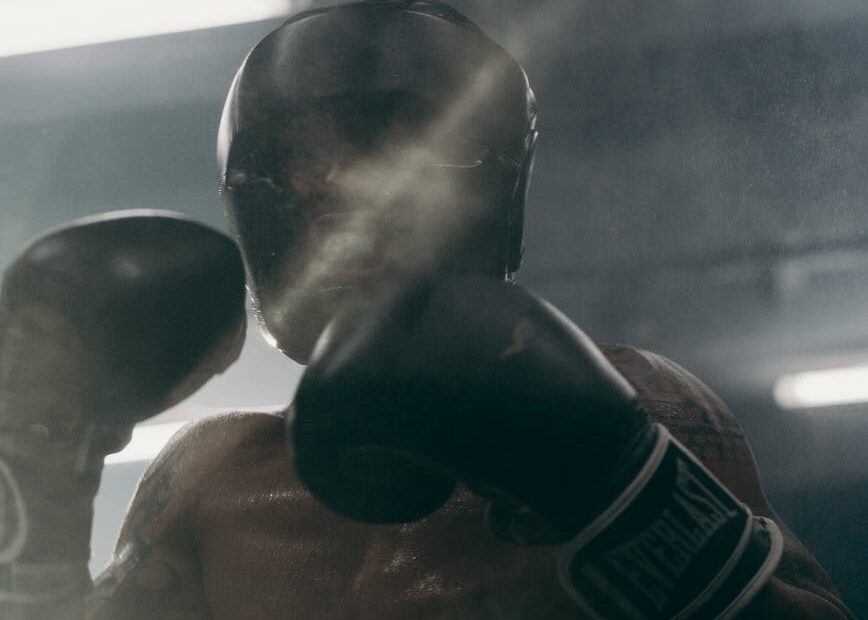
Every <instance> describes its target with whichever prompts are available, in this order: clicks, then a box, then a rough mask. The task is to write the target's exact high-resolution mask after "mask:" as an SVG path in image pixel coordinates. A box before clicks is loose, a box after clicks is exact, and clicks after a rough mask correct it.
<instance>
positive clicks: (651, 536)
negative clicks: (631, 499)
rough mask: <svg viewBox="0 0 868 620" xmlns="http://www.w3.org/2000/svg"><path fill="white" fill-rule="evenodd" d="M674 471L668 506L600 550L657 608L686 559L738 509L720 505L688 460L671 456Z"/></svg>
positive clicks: (662, 604) (605, 560) (610, 565)
mask: <svg viewBox="0 0 868 620" xmlns="http://www.w3.org/2000/svg"><path fill="white" fill-rule="evenodd" d="M694 467H695V466H694ZM676 472H677V473H676V479H675V485H674V488H673V490H672V497H671V499H670V501H669V502H667V505H668V506H669V507H668V508H667V509H666V510H664V511H663V512H662V513H661V514H660V516H659V517H658V518H657V519H656V520H655V521H652V522H651V524H650V525H649V526H648V527H647V528H646V529H645V530H644V531H643V532H642V533H641V534H639V535H638V536H637V537H635V538H633V539H631V540H630V542H628V543H627V544H625V545H622V546H620V547H617V548H615V549H613V550H612V551H609V552H608V553H606V554H605V556H604V564H605V565H608V566H609V567H610V568H612V569H613V570H614V571H615V572H616V573H617V574H619V575H620V576H621V577H622V578H623V579H624V580H625V581H627V582H629V583H630V584H632V585H633V586H634V587H635V588H636V589H637V590H639V591H640V592H642V593H643V594H644V595H645V596H646V597H647V598H648V599H649V600H650V601H651V602H652V604H653V605H654V606H655V607H656V608H657V610H658V611H660V610H661V609H662V608H663V606H664V605H665V604H666V601H667V599H668V598H669V595H670V593H671V592H672V589H673V587H674V586H675V583H676V582H677V580H678V579H679V578H680V577H681V576H682V575H683V574H684V572H685V571H686V570H687V567H688V566H689V565H690V562H691V560H692V559H693V558H694V557H695V556H696V555H697V553H698V552H699V551H700V550H701V549H702V548H703V546H705V545H706V544H707V543H708V541H709V540H710V539H711V538H712V537H713V536H714V535H715V533H716V532H717V531H718V530H719V529H720V528H721V526H723V524H724V523H726V522H727V521H728V520H730V519H732V518H733V517H736V516H738V515H739V514H740V512H739V511H738V510H736V509H734V508H732V507H730V506H726V505H724V504H723V503H722V502H721V501H720V499H718V497H716V496H715V495H714V493H713V492H712V490H711V489H710V488H709V486H708V484H707V483H706V482H705V481H704V480H702V479H700V478H699V477H697V476H696V475H695V473H694V471H693V468H692V467H691V465H690V464H689V463H688V462H686V461H684V460H682V459H680V458H679V459H676Z"/></svg>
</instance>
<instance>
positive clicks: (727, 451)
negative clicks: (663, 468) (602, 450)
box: [601, 345, 755, 468]
mask: <svg viewBox="0 0 868 620" xmlns="http://www.w3.org/2000/svg"><path fill="white" fill-rule="evenodd" d="M601 348H602V350H603V352H604V353H605V355H606V357H607V358H608V359H609V361H610V362H611V363H612V365H614V366H615V368H617V369H618V371H619V372H620V373H621V374H622V375H624V377H625V378H626V379H627V380H628V381H629V382H630V383H631V384H632V385H633V387H634V388H635V389H636V391H637V393H638V395H639V400H640V401H641V403H642V406H643V408H644V409H645V410H646V411H647V412H648V414H649V415H650V416H651V418H652V419H653V420H654V421H655V422H660V423H661V424H663V425H665V426H666V427H667V428H669V430H670V431H672V434H673V435H675V437H676V438H677V439H678V440H679V441H680V442H681V443H683V444H684V445H685V446H687V448H688V449H690V450H691V451H692V452H693V453H694V454H695V455H696V456H698V457H699V459H700V460H701V461H703V462H704V463H705V464H706V465H709V466H711V467H712V468H714V465H715V464H718V463H728V464H739V465H745V466H750V467H755V465H754V460H753V455H752V454H751V451H750V448H749V447H748V444H747V440H746V439H745V437H744V433H743V432H742V430H741V427H740V426H739V424H738V422H737V421H736V419H735V416H734V415H733V414H732V412H730V410H729V409H728V408H727V406H726V405H725V404H723V402H722V401H721V400H720V399H719V398H718V397H717V396H716V395H715V394H714V392H712V391H711V390H710V389H709V388H708V387H706V386H705V384H703V383H702V382H701V381H700V380H699V379H697V378H696V377H695V376H693V375H692V374H690V373H689V372H687V371H686V370H684V369H683V368H681V367H680V366H678V365H677V364H675V363H674V362H671V361H669V360H667V359H665V358H663V357H661V356H659V355H655V354H653V353H648V352H646V351H640V350H638V349H634V348H632V347H625V346H616V345H608V346H603V347H601Z"/></svg>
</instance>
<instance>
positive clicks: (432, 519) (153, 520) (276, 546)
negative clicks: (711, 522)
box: [97, 346, 834, 620]
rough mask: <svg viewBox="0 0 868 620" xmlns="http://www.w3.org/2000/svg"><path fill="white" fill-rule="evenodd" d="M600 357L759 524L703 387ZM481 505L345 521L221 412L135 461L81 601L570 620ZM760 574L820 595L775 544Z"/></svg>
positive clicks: (800, 550)
mask: <svg viewBox="0 0 868 620" xmlns="http://www.w3.org/2000/svg"><path fill="white" fill-rule="evenodd" d="M602 349H603V351H604V353H605V354H606V356H607V357H608V358H609V360H610V361H611V362H612V363H613V365H614V366H615V367H616V368H617V369H618V370H619V371H620V372H621V373H622V374H623V375H624V376H625V377H626V378H627V379H628V380H629V381H630V382H631V383H632V384H633V386H634V387H635V388H636V390H637V392H638V394H639V397H640V399H641V401H642V403H643V405H644V407H645V409H646V410H647V411H648V413H649V414H650V415H651V416H652V418H654V419H655V420H656V421H658V422H661V423H663V424H665V425H666V426H667V427H668V428H669V429H670V430H671V431H672V433H673V434H674V435H675V436H676V437H677V438H678V439H679V440H681V441H682V443H684V444H685V445H686V446H687V447H688V448H690V449H691V450H692V451H693V452H694V453H695V454H696V455H697V456H698V457H699V458H700V459H701V460H702V461H703V462H704V463H705V465H706V466H707V467H708V468H709V469H710V470H711V471H712V472H713V473H715V474H716V475H717V476H718V478H720V480H721V481H722V482H723V483H724V484H726V485H727V486H728V487H729V489H730V490H731V491H733V492H734V493H735V495H736V496H738V497H739V498H740V499H742V501H744V502H745V503H747V504H748V505H749V506H750V507H751V508H752V510H753V511H754V512H755V513H756V514H760V515H771V508H770V507H769V505H768V502H767V501H766V499H765V496H764V495H763V492H762V489H761V486H760V482H759V478H758V475H757V471H756V466H755V464H754V461H753V457H752V455H751V453H750V449H749V447H748V445H747V442H746V441H745V439H744V436H743V435H742V432H741V429H740V427H739V426H738V423H737V422H736V420H735V418H734V416H733V415H732V414H731V413H730V412H729V411H728V410H727V409H726V407H725V406H724V405H723V404H722V403H721V402H720V401H719V399H717V397H716V396H715V395H714V394H713V393H712V392H711V391H710V390H708V388H706V387H705V386H704V385H703V384H702V383H701V382H699V381H698V380H697V379H696V378H695V377H693V376H692V375H690V374H689V373H687V372H686V371H684V370H683V369H681V368H680V367H678V366H677V365H675V364H673V363H672V362H669V361H668V360H665V359H664V358H662V357H659V356H656V355H654V354H649V353H646V352H642V351H638V350H636V349H633V348H630V347H620V346H606V347H602ZM483 509H484V504H483V501H482V500H481V499H479V498H477V497H476V496H474V495H473V494H472V493H470V492H469V491H467V490H466V489H461V490H459V492H458V493H456V494H455V496H454V497H453V498H452V499H451V500H450V502H449V503H448V504H447V505H446V506H444V507H443V508H442V509H441V510H439V511H437V512H436V513H434V514H433V515H431V516H429V517H428V518H426V519H424V520H422V521H419V522H416V523H412V524H406V525H399V526H372V525H364V524H360V523H355V522H352V521H350V520H348V519H345V518H343V517H341V516H339V515H336V514H335V513H332V512H330V511H329V510H328V509H326V508H324V507H323V506H322V505H321V504H319V503H318V502H317V501H316V500H315V499H314V498H312V497H311V496H310V494H309V493H308V492H307V491H306V489H304V487H303V486H302V485H301V484H300V483H299V481H298V479H297V478H296V476H295V474H294V471H293V466H292V459H291V458H290V456H289V455H288V453H287V447H286V438H285V430H284V423H283V419H282V417H278V416H272V415H267V414H228V415H225V416H220V417H218V418H214V419H209V420H205V421H203V422H200V423H197V424H195V425H193V426H192V427H190V428H189V429H188V430H186V431H185V432H184V433H183V434H181V435H180V436H178V437H177V438H176V439H175V440H173V442H172V444H171V445H170V446H169V447H168V448H167V449H166V450H165V451H164V452H163V454H162V455H161V456H160V457H159V458H158V460H157V461H156V462H155V463H154V464H153V465H152V466H151V468H150V469H149V471H148V472H147V473H146V475H145V477H144V478H143V481H142V483H141V484H140V487H139V489H138V491H137V493H136V497H135V499H134V501H133V504H132V506H131V509H130V512H129V516H128V519H127V522H126V524H125V525H124V528H123V531H122V533H121V536H120V540H119V543H118V549H117V557H118V561H117V562H116V563H115V567H114V568H113V569H112V571H110V572H109V573H107V574H106V575H107V579H104V580H102V582H101V583H100V585H99V587H98V589H97V592H100V591H103V592H108V591H109V590H111V596H112V597H113V598H114V599H116V600H124V601H126V604H125V610H124V613H125V614H126V615H124V616H123V617H122V618H123V620H127V618H129V619H131V620H132V619H135V618H153V617H160V618H178V619H181V618H185V619H205V618H208V619H214V620H222V619H239V618H256V619H262V620H269V619H272V618H274V619H277V618H281V619H286V618H329V619H340V618H348V619H349V618H377V619H383V620H389V619H392V618H394V619H398V618H402V619H406V618H420V619H423V618H455V619H460V618H474V619H485V618H492V619H493V618H498V619H503V618H546V619H557V618H576V617H577V615H576V611H575V609H574V608H573V607H572V605H571V603H570V602H569V601H568V599H567V598H566V595H565V594H564V593H563V592H562V591H561V590H560V588H559V586H558V585H557V581H556V577H555V563H556V561H557V555H558V548H557V547H556V546H540V547H532V548H531V547H522V546H518V545H515V544H511V543H505V542H500V541H497V540H496V539H495V538H494V537H492V536H491V535H490V534H489V533H488V532H487V530H486V529H485V525H484V522H483V517H482V511H483ZM776 578H779V579H783V580H785V582H786V583H787V584H791V585H793V586H796V587H799V588H804V589H806V590H808V591H809V592H813V593H816V594H817V595H818V596H820V597H822V598H824V599H825V598H827V597H828V596H831V593H832V592H834V589H833V587H832V586H831V584H829V582H828V580H827V579H826V577H825V575H824V574H823V572H822V570H821V569H820V568H819V566H818V565H817V564H816V562H815V561H814V560H813V558H812V557H811V555H810V553H809V552H807V550H805V549H804V547H802V546H801V544H800V543H799V542H798V541H797V540H796V539H795V537H793V536H792V535H791V534H789V533H787V546H786V550H785V558H784V561H783V562H782V564H781V568H780V569H779V571H778V573H777V574H776ZM119 592H120V593H121V594H122V595H121V596H117V594H118V593H119ZM133 607H135V609H136V610H137V611H136V612H135V613H137V614H139V615H135V614H132V615H131V609H132V608H133Z"/></svg>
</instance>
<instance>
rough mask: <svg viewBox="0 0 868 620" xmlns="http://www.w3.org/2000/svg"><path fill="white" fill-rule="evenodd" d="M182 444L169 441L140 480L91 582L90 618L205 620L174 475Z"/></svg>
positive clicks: (94, 619) (91, 619)
mask: <svg viewBox="0 0 868 620" xmlns="http://www.w3.org/2000/svg"><path fill="white" fill-rule="evenodd" d="M184 451H185V448H184V445H183V444H182V443H181V442H178V441H177V440H176V441H174V442H173V443H172V444H170V446H169V447H168V448H167V450H166V451H165V452H164V454H162V455H160V456H159V457H158V458H157V460H156V461H155V462H154V463H153V464H152V465H151V466H150V467H149V468H148V470H147V471H146V472H145V474H144V476H143V477H142V480H141V482H140V483H139V487H138V489H137V490H136V494H135V497H134V499H133V502H132V504H131V506H130V509H129V511H128V513H127V519H126V521H125V523H124V525H123V528H122V530H121V534H120V537H119V539H118V543H117V547H116V549H115V556H114V559H113V561H112V563H111V564H110V565H109V566H108V567H107V568H106V570H105V571H104V572H103V573H102V574H101V575H100V576H99V577H98V578H97V579H96V581H95V582H94V588H93V592H92V595H91V597H90V600H89V605H88V609H89V615H88V618H89V620H109V619H112V620H156V619H158V618H164V617H167V616H171V617H172V618H184V619H190V620H200V619H201V620H206V619H207V618H209V616H208V614H207V612H206V611H205V609H206V607H205V604H204V601H203V599H202V596H201V591H200V589H199V588H197V587H193V588H191V587H190V584H189V581H190V580H191V577H192V578H194V579H195V578H196V577H198V575H197V573H198V571H197V570H196V569H195V567H194V566H193V565H192V564H193V562H192V560H191V558H192V557H193V556H194V554H193V551H192V546H193V545H192V540H191V538H192V537H191V536H187V535H185V532H184V531H183V530H184V525H185V524H187V521H188V520H187V519H186V515H185V513H184V510H185V508H184V501H183V500H184V499H185V498H181V497H178V495H179V493H181V491H180V490H179V489H178V488H177V487H176V484H175V482H176V474H177V472H178V468H179V466H180V462H181V460H182V459H183V456H184Z"/></svg>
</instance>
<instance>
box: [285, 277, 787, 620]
mask: <svg viewBox="0 0 868 620" xmlns="http://www.w3.org/2000/svg"><path fill="white" fill-rule="evenodd" d="M288 424H289V431H290V437H291V442H292V446H291V449H292V452H293V454H294V458H295V461H296V465H297V468H298V471H299V474H300V475H301V477H302V479H303V480H304V482H305V483H306V484H307V485H308V486H309V488H310V489H311V491H312V492H313V493H314V494H315V495H316V496H317V497H319V498H320V499H321V500H322V501H323V502H324V503H326V504H327V505H329V506H330V507H332V508H333V509H335V510H337V511H339V512H342V513H343V514H346V515H348V516H350V517H353V518H356V519H359V520H362V521H370V522H396V521H407V520H412V519H416V518H419V517H421V516H424V515H425V514H427V512H430V511H432V510H434V509H436V508H437V507H439V506H440V505H441V504H442V503H443V502H444V501H445V500H446V499H447V498H448V497H449V495H450V493H451V490H452V487H453V484H454V481H455V480H463V481H467V482H468V483H469V484H470V485H471V487H475V488H485V489H487V490H489V492H490V491H491V490H494V493H495V494H496V495H498V496H499V497H501V498H503V497H505V498H508V499H509V501H510V502H511V503H512V504H513V505H517V506H526V507H528V508H529V509H530V510H531V511H532V512H534V513H535V514H538V515H540V516H541V517H542V519H544V520H545V521H547V522H548V523H550V524H551V525H553V526H554V528H555V529H556V530H557V531H559V532H560V533H561V541H562V542H563V541H566V542H565V544H564V547H563V556H562V562H561V567H560V573H561V574H560V578H561V581H562V583H563V585H564V587H565V588H566V589H567V591H568V592H569V593H570V594H571V595H572V597H573V598H574V600H575V601H576V603H577V604H578V605H579V606H580V607H581V608H583V609H584V610H585V611H586V612H587V613H589V614H590V616H591V617H603V618H612V619H618V618H675V617H678V618H681V617H697V618H699V617H701V618H715V617H721V618H725V617H730V616H731V615H733V614H734V613H736V612H737V611H738V610H739V609H740V608H741V606H743V605H744V604H746V602H747V601H749V600H750V598H751V597H752V596H753V594H755V593H756V591H757V590H758V589H759V588H760V587H761V585H762V584H763V583H764V582H765V581H766V580H767V579H768V578H769V577H770V575H771V572H772V571H773V569H774V567H775V565H776V563H777V560H778V558H779V555H780V535H779V532H778V531H777V528H776V527H775V525H774V524H773V523H772V522H770V521H766V520H763V519H755V518H753V517H752V515H751V513H750V511H749V509H748V508H747V507H746V506H745V505H744V504H742V503H741V502H740V501H738V500H737V499H736V498H735V497H733V496H732V495H731V494H730V493H729V492H728V491H727V490H726V489H725V488H724V487H723V486H722V485H721V484H720V483H719V482H718V481H717V480H716V479H714V477H713V476H712V475H711V474H710V473H709V472H708V471H707V470H706V469H705V468H704V467H703V466H702V465H701V464H700V463H699V462H698V461H697V460H696V459H695V458H694V457H693V456H692V455H691V454H690V453H689V452H688V451H687V450H686V449H685V448H684V447H683V446H681V445H680V444H679V443H678V442H677V441H675V440H674V439H673V438H672V437H671V435H670V434H669V433H668V431H667V430H666V429H665V428H664V427H662V426H660V425H657V424H652V423H651V421H650V420H649V418H648V416H647V414H646V413H645V412H644V411H643V410H642V408H641V407H640V405H639V403H638V401H637V397H636V394H635V392H634V390H633V388H632V387H631V386H630V385H629V384H628V383H627V381H626V380H625V379H624V378H623V377H622V376H621V375H620V374H619V373H618V372H617V371H616V370H615V369H614V368H613V367H612V366H611V365H610V364H609V362H608V361H607V360H606V359H605V357H604V356H603V354H602V353H601V352H600V351H599V349H597V347H596V346H595V345H594V344H593V343H592V342H591V340H590V339H589V338H588V337H587V336H586V335H585V334H583V333H582V332H581V331H580V330H579V329H578V328H577V327H576V326H575V325H574V324H572V323H571V322H570V321H569V320H568V319H567V318H566V317H564V316H563V315H562V314H561V313H560V312H558V311H557V310H556V309H555V308H553V307H552V306H551V305H549V304H547V303H546V302H544V301H542V300H540V299H539V298H537V297H535V296H533V295H531V294H529V293H528V292H526V291H524V290H523V289H521V288H520V287H516V286H511V285H508V284H505V283H502V282H497V281H492V280H488V279H481V278H472V277H466V278H455V279H451V280H448V281H445V282H442V283H440V284H438V285H436V286H433V287H430V288H428V287H420V288H419V289H418V290H415V291H412V292H409V293H404V294H402V295H400V296H393V297H391V298H390V299H389V300H387V301H385V302H384V303H382V304H380V305H376V306H373V307H371V308H368V309H367V310H365V311H363V312H359V311H355V312H347V313H346V314H345V315H343V316H341V317H339V318H337V319H336V320H335V321H334V322H333V323H332V324H331V325H330V326H329V328H328V329H327V330H326V332H325V333H324V334H323V336H322V338H321V340H320V342H319V343H318V345H317V348H316V350H315V351H314V354H313V359H312V362H311V364H310V366H309V367H308V369H307V370H306V372H305V374H304V376H303V378H302V381H301V383H300V385H299V388H298V391H297V394H296V401H295V408H294V410H293V411H292V412H291V415H290V416H289V421H288Z"/></svg>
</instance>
